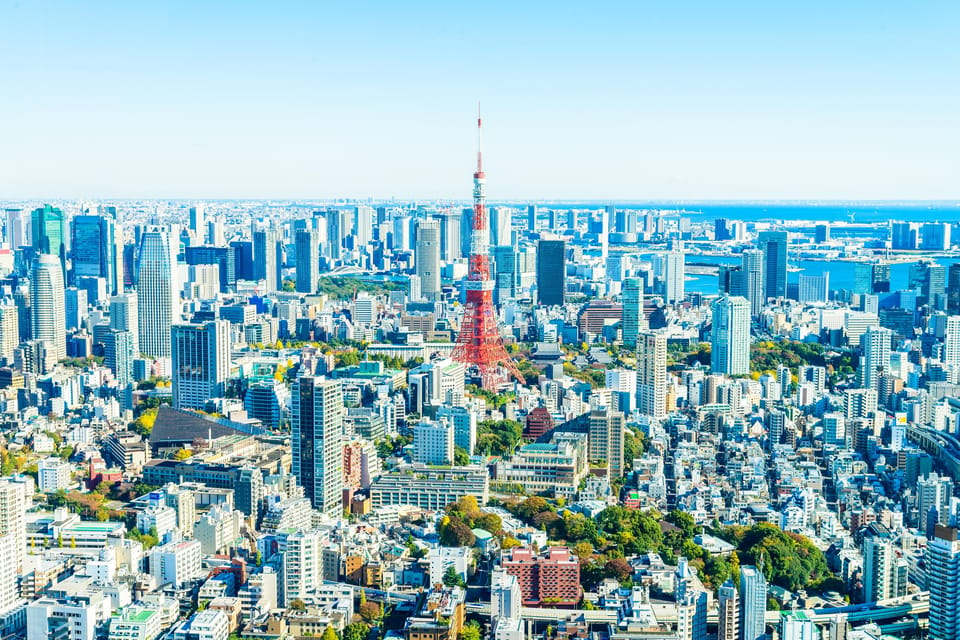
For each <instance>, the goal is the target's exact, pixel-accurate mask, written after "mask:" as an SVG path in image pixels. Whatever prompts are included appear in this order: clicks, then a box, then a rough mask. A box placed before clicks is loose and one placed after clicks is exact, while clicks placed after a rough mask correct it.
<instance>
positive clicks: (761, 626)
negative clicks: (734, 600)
mask: <svg viewBox="0 0 960 640" xmlns="http://www.w3.org/2000/svg"><path fill="white" fill-rule="evenodd" d="M766 613H767V581H766V579H765V578H764V577H763V573H762V572H761V571H760V570H759V569H758V568H757V567H754V566H750V565H744V566H742V567H740V634H741V635H740V637H741V638H742V640H763V637H764V636H765V635H766V622H765V618H766Z"/></svg>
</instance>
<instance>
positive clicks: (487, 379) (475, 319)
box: [453, 112, 523, 391]
mask: <svg viewBox="0 0 960 640" xmlns="http://www.w3.org/2000/svg"><path fill="white" fill-rule="evenodd" d="M482 125H483V122H482V121H481V119H480V114H479V112H478V113H477V170H476V171H475V172H474V173H473V228H472V232H471V234H470V265H469V266H470V272H469V274H468V275H467V281H466V283H465V285H466V290H467V304H466V307H465V308H464V311H463V322H462V323H461V325H460V335H459V336H457V346H456V347H455V348H454V350H453V359H454V360H456V361H457V362H462V363H464V364H465V365H468V366H470V367H473V368H475V369H476V372H475V373H477V374H478V375H479V377H480V380H481V386H482V387H483V388H484V389H488V390H490V391H496V390H497V389H499V388H500V387H502V386H503V385H504V384H505V383H506V382H507V379H508V376H509V375H513V377H514V378H516V379H517V380H519V381H520V382H523V376H522V375H520V371H519V370H518V369H517V365H516V364H514V362H513V360H511V359H510V356H509V355H508V354H507V350H506V349H505V348H504V346H503V338H501V337H500V328H499V326H498V325H497V312H496V309H495V308H494V306H493V279H492V278H491V277H490V246H489V245H490V222H489V220H487V207H486V204H485V203H484V200H485V195H484V192H483V190H484V185H485V184H486V177H485V176H484V174H483V152H482V150H481V147H480V134H481V132H482V130H483V128H482Z"/></svg>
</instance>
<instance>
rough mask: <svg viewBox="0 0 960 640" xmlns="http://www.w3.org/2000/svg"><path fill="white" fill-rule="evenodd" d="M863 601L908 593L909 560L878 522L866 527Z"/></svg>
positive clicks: (884, 598) (874, 600) (864, 534)
mask: <svg viewBox="0 0 960 640" xmlns="http://www.w3.org/2000/svg"><path fill="white" fill-rule="evenodd" d="M862 536H863V601H864V602H876V601H877V600H887V599H890V598H899V597H901V596H905V595H907V561H906V558H905V557H903V556H902V555H901V554H900V553H899V552H898V547H897V545H896V544H895V541H894V539H893V535H892V534H891V533H890V531H889V530H888V529H887V528H886V527H884V526H883V525H882V524H880V523H878V522H873V523H871V524H869V525H868V526H867V527H866V528H864V529H863V533H862Z"/></svg>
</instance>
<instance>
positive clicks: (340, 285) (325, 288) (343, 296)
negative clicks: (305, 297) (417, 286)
mask: <svg viewBox="0 0 960 640" xmlns="http://www.w3.org/2000/svg"><path fill="white" fill-rule="evenodd" d="M404 287H405V285H404V284H402V283H400V282H391V281H389V280H381V281H377V282H372V281H368V280H361V279H360V278H352V277H349V276H321V278H320V280H319V285H318V289H317V291H318V292H319V293H325V294H327V295H328V296H330V297H331V298H332V299H334V300H349V299H350V298H353V297H354V296H355V295H356V294H357V293H358V292H361V291H363V292H366V293H369V294H371V295H374V296H381V295H386V294H388V293H389V292H391V291H396V290H398V289H403V288H404Z"/></svg>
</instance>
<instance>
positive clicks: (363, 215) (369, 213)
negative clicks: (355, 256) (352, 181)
mask: <svg viewBox="0 0 960 640" xmlns="http://www.w3.org/2000/svg"><path fill="white" fill-rule="evenodd" d="M372 240H373V207H368V206H364V205H361V206H359V207H354V208H353V248H354V249H359V248H360V247H365V246H366V245H368V244H370V242H371V241H372Z"/></svg>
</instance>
